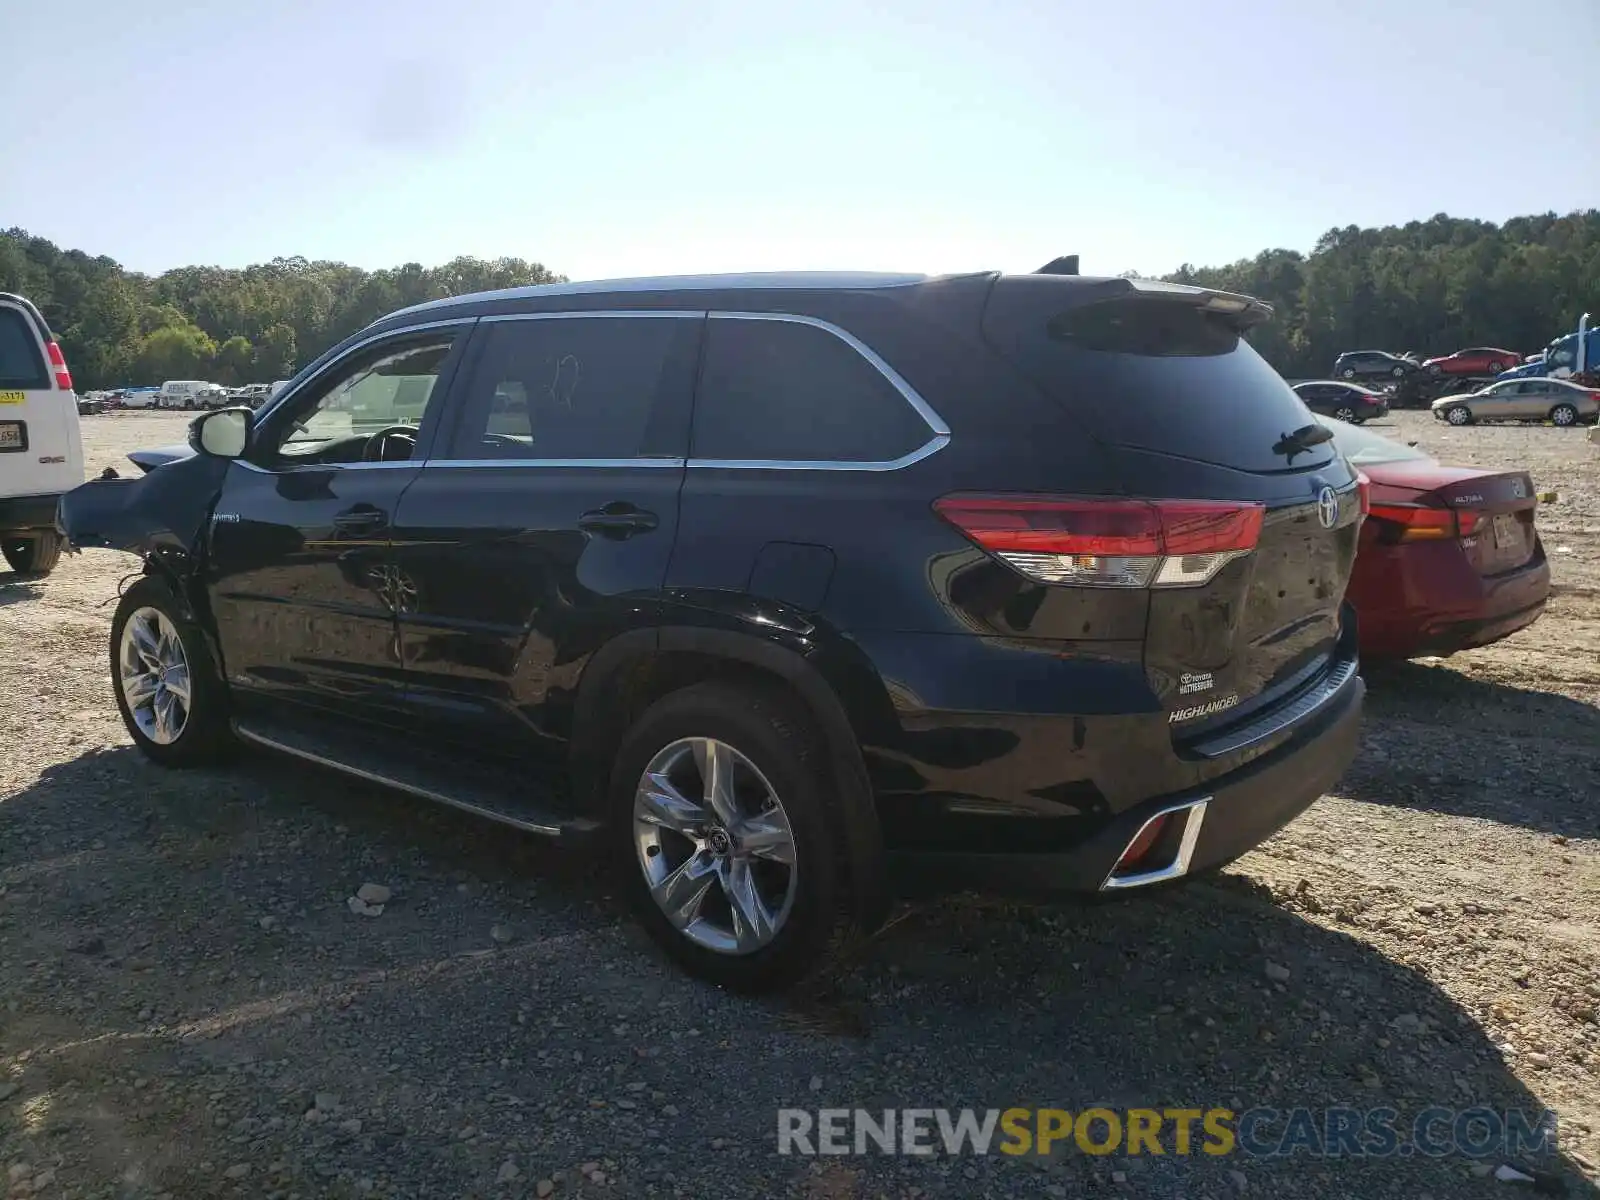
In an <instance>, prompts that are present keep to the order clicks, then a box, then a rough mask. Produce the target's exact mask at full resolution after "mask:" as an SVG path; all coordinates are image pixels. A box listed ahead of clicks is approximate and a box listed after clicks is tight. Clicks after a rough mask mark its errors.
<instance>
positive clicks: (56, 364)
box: [44, 342, 72, 392]
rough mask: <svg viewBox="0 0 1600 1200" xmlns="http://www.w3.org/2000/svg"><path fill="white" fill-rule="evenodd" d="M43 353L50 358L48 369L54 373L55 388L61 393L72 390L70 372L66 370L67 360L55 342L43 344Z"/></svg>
mask: <svg viewBox="0 0 1600 1200" xmlns="http://www.w3.org/2000/svg"><path fill="white" fill-rule="evenodd" d="M44 349H45V353H46V354H47V355H48V356H49V358H50V369H51V370H52V371H54V372H55V373H56V386H57V387H58V388H60V389H61V390H62V391H63V392H70V391H71V390H72V372H71V371H69V370H67V359H66V356H65V355H64V354H62V353H61V347H60V346H58V345H56V343H55V342H46V343H45V347H44Z"/></svg>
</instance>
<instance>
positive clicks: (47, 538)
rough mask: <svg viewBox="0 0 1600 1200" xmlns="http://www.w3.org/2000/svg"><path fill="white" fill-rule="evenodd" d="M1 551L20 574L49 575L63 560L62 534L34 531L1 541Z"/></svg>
mask: <svg viewBox="0 0 1600 1200" xmlns="http://www.w3.org/2000/svg"><path fill="white" fill-rule="evenodd" d="M0 553H3V554H4V555H5V559H6V562H8V563H9V564H10V565H11V569H12V570H13V571H15V572H16V573H17V574H18V575H48V574H50V572H51V571H53V570H55V568H56V563H58V562H60V561H61V535H60V534H56V533H34V534H29V535H28V536H27V537H14V538H6V539H5V540H4V541H0Z"/></svg>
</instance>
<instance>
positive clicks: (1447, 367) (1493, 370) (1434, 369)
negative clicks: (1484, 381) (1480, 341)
mask: <svg viewBox="0 0 1600 1200" xmlns="http://www.w3.org/2000/svg"><path fill="white" fill-rule="evenodd" d="M1521 361H1522V355H1520V354H1518V353H1517V352H1516V351H1515V350H1497V349H1495V347H1493V346H1477V347H1474V348H1473V349H1471V350H1457V351H1456V352H1455V353H1454V354H1444V355H1440V356H1439V357H1438V358H1430V359H1426V360H1425V361H1424V362H1423V364H1422V369H1423V370H1424V371H1427V372H1428V373H1429V374H1431V375H1498V374H1500V372H1501V371H1504V370H1506V369H1508V368H1510V367H1514V366H1516V365H1517V364H1518V363H1520V362H1521Z"/></svg>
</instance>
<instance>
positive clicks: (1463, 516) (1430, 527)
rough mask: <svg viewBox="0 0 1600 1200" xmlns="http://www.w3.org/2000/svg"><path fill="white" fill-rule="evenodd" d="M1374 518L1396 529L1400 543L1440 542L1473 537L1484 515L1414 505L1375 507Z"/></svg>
mask: <svg viewBox="0 0 1600 1200" xmlns="http://www.w3.org/2000/svg"><path fill="white" fill-rule="evenodd" d="M1372 515H1373V516H1374V517H1377V518H1378V519H1379V520H1380V521H1387V522H1389V524H1390V525H1391V526H1393V527H1394V535H1395V536H1394V540H1395V541H1397V542H1441V541H1448V540H1451V539H1454V538H1464V537H1468V536H1470V535H1471V534H1472V532H1473V531H1474V530H1475V529H1477V528H1478V525H1479V523H1480V522H1481V521H1482V520H1483V514H1482V513H1478V512H1473V511H1472V510H1471V509H1458V508H1423V507H1421V506H1419V505H1415V504H1374V505H1373V506H1372Z"/></svg>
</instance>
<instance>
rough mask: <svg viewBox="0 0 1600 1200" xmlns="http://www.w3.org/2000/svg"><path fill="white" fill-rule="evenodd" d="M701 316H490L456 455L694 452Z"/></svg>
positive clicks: (453, 444)
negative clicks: (690, 446) (692, 407)
mask: <svg viewBox="0 0 1600 1200" xmlns="http://www.w3.org/2000/svg"><path fill="white" fill-rule="evenodd" d="M701 325H702V321H701V319H700V318H699V316H698V314H696V315H695V316H692V317H675V316H660V317H644V316H626V317H605V316H594V317H549V318H542V319H536V320H511V321H485V322H483V323H482V324H481V325H480V326H479V328H478V333H477V334H476V335H475V340H476V341H477V344H478V349H477V351H476V354H475V362H474V365H473V367H472V369H471V371H470V374H469V377H468V381H467V385H466V387H465V389H464V391H463V395H462V411H461V417H460V420H459V421H458V423H457V424H456V427H455V431H454V433H453V434H452V436H451V438H450V442H449V447H448V450H447V452H446V453H444V454H442V455H436V456H435V457H440V458H449V459H629V458H654V457H675V458H681V457H683V456H684V455H685V454H686V452H687V447H686V445H685V443H686V441H687V437H688V427H689V403H690V396H691V394H692V392H693V387H694V367H695V360H696V355H697V353H698V350H699V335H700V329H701Z"/></svg>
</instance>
